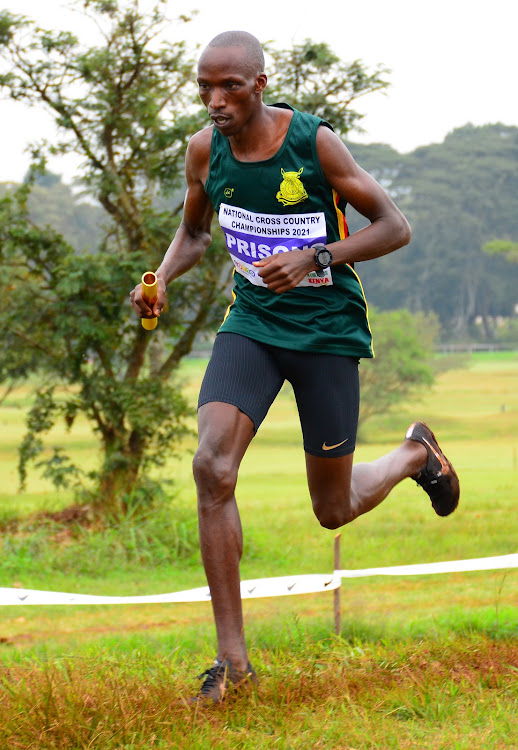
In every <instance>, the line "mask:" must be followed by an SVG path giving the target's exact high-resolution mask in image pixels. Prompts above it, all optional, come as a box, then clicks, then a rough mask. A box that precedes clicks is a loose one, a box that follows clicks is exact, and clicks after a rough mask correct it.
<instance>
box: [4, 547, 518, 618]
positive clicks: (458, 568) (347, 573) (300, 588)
mask: <svg viewBox="0 0 518 750" xmlns="http://www.w3.org/2000/svg"><path fill="white" fill-rule="evenodd" d="M505 568H518V553H517V554H511V555H500V556H498V557H479V558H476V559H472V560H452V561H449V562H435V563H424V564H418V565H397V566H394V567H388V568H366V569H364V570H335V571H334V572H333V573H329V574H327V575H325V574H324V575H321V574H310V575H293V576H280V577H277V578H256V579H254V580H250V581H242V582H241V596H242V598H243V599H258V598H261V597H269V596H293V595H297V594H315V593H320V592H324V591H334V590H336V589H338V588H339V587H340V585H341V582H342V579H343V578H364V577H367V576H408V575H410V576H414V575H430V574H437V573H465V572H470V571H480V570H502V569H505ZM207 601H210V591H209V588H208V586H204V587H202V588H196V589H189V590H187V591H178V592H175V593H170V594H155V595H151V596H95V595H91V594H72V593H65V592H61V591H37V590H34V589H16V588H0V606H14V605H42V604H164V603H186V602H207Z"/></svg>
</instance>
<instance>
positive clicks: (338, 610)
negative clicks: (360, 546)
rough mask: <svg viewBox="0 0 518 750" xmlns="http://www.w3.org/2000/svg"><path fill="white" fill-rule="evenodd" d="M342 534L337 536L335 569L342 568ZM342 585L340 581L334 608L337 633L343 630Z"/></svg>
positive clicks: (335, 595) (335, 594) (335, 592)
mask: <svg viewBox="0 0 518 750" xmlns="http://www.w3.org/2000/svg"><path fill="white" fill-rule="evenodd" d="M341 536H342V535H341V534H337V535H336V536H335V554H334V565H335V567H334V569H335V570H341V566H340V538H341ZM341 586H342V582H341V581H340V586H338V588H337V589H335V590H334V592H333V594H334V597H333V598H334V610H335V635H340V633H341V632H342V610H341V608H340V588H341Z"/></svg>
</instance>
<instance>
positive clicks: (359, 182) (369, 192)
mask: <svg viewBox="0 0 518 750" xmlns="http://www.w3.org/2000/svg"><path fill="white" fill-rule="evenodd" d="M317 151H318V156H319V160H320V164H321V167H322V170H323V172H324V175H325V177H326V180H327V181H328V182H329V184H330V185H331V187H332V188H334V189H335V190H336V192H337V193H338V194H339V195H340V196H342V197H343V198H345V200H346V201H347V202H348V203H350V204H351V205H352V206H354V208H355V209H356V210H357V211H359V212H360V213H361V214H362V215H363V216H365V217H366V218H367V219H369V221H370V222H371V223H370V224H369V226H367V227H365V228H364V229H361V230H360V231H359V232H355V233H354V234H352V235H350V236H349V237H347V238H346V239H344V240H339V241H338V242H331V243H328V244H327V247H329V249H330V250H331V252H332V254H333V263H332V265H333V266H335V265H340V264H343V263H355V262H357V261H361V260H370V259H372V258H379V257H381V256H382V255H386V254H387V253H391V252H393V251H394V250H397V249H398V248H399V247H402V246H403V245H406V244H408V242H410V236H411V232H410V226H409V224H408V222H407V220H406V219H405V217H404V216H403V214H402V213H401V211H400V210H399V209H398V208H397V206H395V204H394V203H393V202H392V200H391V199H390V198H389V196H388V195H387V193H386V192H385V191H384V190H383V188H382V187H381V185H379V184H378V183H377V182H376V180H374V179H373V178H372V177H371V176H370V175H369V174H367V172H365V171H364V170H363V169H362V168H361V167H359V166H358V164H356V162H355V161H354V159H353V158H352V156H351V154H350V153H349V151H348V150H347V148H346V147H345V146H344V144H343V143H342V141H341V140H340V139H339V138H338V136H337V135H335V133H333V132H332V131H331V130H330V129H329V128H326V127H320V128H319V129H318V131H317ZM313 257H314V251H313V250H312V249H311V248H309V249H308V250H302V251H301V252H292V253H282V254H281V253H279V254H278V255H274V256H271V257H270V258H265V259H264V260H262V261H258V262H256V263H254V265H256V266H260V267H261V270H260V272H259V273H260V275H261V276H262V278H263V280H264V281H265V283H266V284H268V288H269V289H271V290H272V291H274V292H277V293H278V294H280V293H282V292H286V291H288V289H293V288H294V287H295V286H296V285H297V284H298V283H299V281H301V280H302V279H303V278H304V276H305V275H306V274H307V273H308V272H309V271H314V270H316V266H315V264H314V261H313Z"/></svg>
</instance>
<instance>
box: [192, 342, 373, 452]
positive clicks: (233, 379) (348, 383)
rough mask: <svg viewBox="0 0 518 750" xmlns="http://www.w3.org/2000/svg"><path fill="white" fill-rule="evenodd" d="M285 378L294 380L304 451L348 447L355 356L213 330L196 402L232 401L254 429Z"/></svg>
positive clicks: (354, 409) (354, 420)
mask: <svg viewBox="0 0 518 750" xmlns="http://www.w3.org/2000/svg"><path fill="white" fill-rule="evenodd" d="M285 380H288V381H289V382H290V383H291V385H292V386H293V391H294V393H295V398H296V401H297V407H298V410H299V417H300V424H301V427H302V435H303V438H304V450H305V451H306V453H310V454H311V455H313V456H325V457H328V458H336V457H337V456H345V455H347V454H349V453H353V452H354V448H355V444H356V430H357V426H358V410H359V404H360V388H359V382H358V359H357V358H356V357H346V356H340V355H338V354H320V353H315V352H299V351H293V350H291V349H282V348H280V347H276V346H271V345H270V344H263V343H261V342H259V341H254V340H253V339H249V338H247V337H246V336H241V335H239V334H237V333H218V335H217V336H216V341H215V343H214V348H213V351H212V357H211V359H210V361H209V364H208V366H207V371H206V373H205V377H204V379H203V383H202V385H201V390H200V397H199V401H198V408H199V407H200V406H203V405H204V404H207V403H210V402H213V401H222V402H223V403H226V404H233V405H234V406H236V407H237V408H238V409H239V410H240V411H242V412H243V413H244V414H246V415H247V416H248V417H250V419H251V420H252V422H253V423H254V428H255V431H256V432H257V430H258V429H259V426H260V424H261V422H262V421H263V419H264V418H265V416H266V414H267V413H268V409H269V408H270V406H271V405H272V403H273V401H274V399H275V397H276V396H277V394H278V393H279V391H280V389H281V386H282V384H283V383H284V381H285Z"/></svg>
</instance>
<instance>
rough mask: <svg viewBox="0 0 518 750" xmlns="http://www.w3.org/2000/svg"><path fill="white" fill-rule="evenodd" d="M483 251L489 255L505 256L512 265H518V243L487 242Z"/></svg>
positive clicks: (507, 241)
mask: <svg viewBox="0 0 518 750" xmlns="http://www.w3.org/2000/svg"><path fill="white" fill-rule="evenodd" d="M482 250H483V251H484V252H485V253H488V255H503V256H504V257H505V258H506V259H507V260H509V261H511V263H518V242H512V241H511V240H492V241H491V242H486V244H485V245H484V246H483V247H482Z"/></svg>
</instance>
